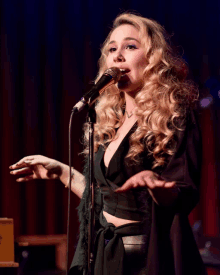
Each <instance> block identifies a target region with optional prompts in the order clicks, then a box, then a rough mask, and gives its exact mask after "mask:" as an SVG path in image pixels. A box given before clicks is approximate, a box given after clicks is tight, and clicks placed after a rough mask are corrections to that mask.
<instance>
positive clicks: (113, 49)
mask: <svg viewBox="0 0 220 275" xmlns="http://www.w3.org/2000/svg"><path fill="white" fill-rule="evenodd" d="M116 50H117V49H116V47H111V48H109V49H108V52H109V53H113V52H115V51H116Z"/></svg>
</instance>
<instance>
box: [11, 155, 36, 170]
mask: <svg viewBox="0 0 220 275" xmlns="http://www.w3.org/2000/svg"><path fill="white" fill-rule="evenodd" d="M33 159H34V156H28V157H24V158H22V159H20V160H19V161H18V162H16V163H15V164H12V165H11V166H9V168H10V169H16V168H21V167H25V166H27V163H28V161H30V160H33Z"/></svg>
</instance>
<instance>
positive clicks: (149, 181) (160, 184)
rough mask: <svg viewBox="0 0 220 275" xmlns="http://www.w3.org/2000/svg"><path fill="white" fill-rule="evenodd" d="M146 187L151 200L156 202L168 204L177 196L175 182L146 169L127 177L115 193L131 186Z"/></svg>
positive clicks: (124, 190) (126, 189)
mask: <svg viewBox="0 0 220 275" xmlns="http://www.w3.org/2000/svg"><path fill="white" fill-rule="evenodd" d="M137 187H146V188H148V191H149V193H150V194H151V196H152V198H153V200H154V201H155V202H156V203H157V204H162V205H170V204H172V202H174V201H175V199H176V198H177V197H178V188H177V187H176V182H175V181H171V182H167V181H165V180H163V179H162V178H161V177H160V176H159V175H157V174H156V173H154V172H152V171H149V170H146V171H141V172H139V173H137V174H135V175H134V176H132V177H131V178H129V179H128V180H127V181H126V182H125V183H124V184H123V185H122V186H121V187H120V188H118V189H116V190H115V192H116V193H122V192H126V191H128V190H130V189H132V188H137Z"/></svg>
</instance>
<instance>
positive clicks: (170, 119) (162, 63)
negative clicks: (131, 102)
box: [84, 13, 198, 168]
mask: <svg viewBox="0 0 220 275" xmlns="http://www.w3.org/2000/svg"><path fill="white" fill-rule="evenodd" d="M122 24H129V25H132V26H134V27H135V28H136V29H137V30H138V31H139V34H140V42H141V44H142V46H143V48H144V49H145V53H146V59H147V61H148V62H147V63H148V64H147V66H146V68H145V69H144V73H143V83H144V85H143V88H142V89H141V90H140V91H139V92H138V93H137V94H136V96H135V102H136V104H137V108H135V114H136V116H137V118H138V120H137V128H136V130H135V131H134V133H133V134H132V135H131V136H130V148H129V151H128V154H127V156H126V158H127V159H129V161H134V162H140V154H141V152H143V151H144V150H145V149H146V148H147V149H148V152H149V154H151V155H152V156H153V158H154V163H153V168H155V167H157V166H162V165H164V164H165V162H166V156H167V155H172V154H173V153H174V150H175V132H176V130H177V129H178V130H180V131H181V130H182V129H183V128H184V122H185V118H186V115H187V110H189V108H190V106H191V105H192V104H193V102H195V101H196V99H197V97H198V92H197V89H196V88H195V86H194V84H193V83H192V82H190V81H187V80H186V77H187V74H188V69H187V66H186V64H185V62H184V60H183V59H182V58H181V57H179V56H177V55H176V54H174V51H173V50H172V48H171V47H170V45H169V43H168V39H167V38H166V37H168V36H167V34H166V33H165V30H164V29H163V27H162V26H161V25H159V24H158V23H157V22H155V21H154V20H150V19H147V18H144V17H141V16H137V15H135V14H131V13H123V14H121V15H119V16H118V17H117V18H116V19H115V21H114V22H113V28H112V30H111V31H110V33H109V35H108V37H107V38H106V40H105V42H104V44H103V46H102V49H101V57H100V59H99V73H98V76H97V78H96V81H98V79H99V78H100V77H101V75H102V74H103V72H104V71H105V70H106V69H107V65H106V57H107V54H108V51H107V45H108V42H109V39H110V36H111V34H112V32H113V31H114V30H115V29H116V28H117V27H119V26H121V25H122ZM125 104H126V103H125V98H124V93H123V92H120V91H119V90H118V88H117V87H116V86H115V85H112V86H110V87H109V88H108V89H106V91H105V92H103V93H102V95H101V96H100V97H99V99H98V102H97V104H96V107H95V108H96V114H97V123H96V125H95V141H94V149H95V151H97V149H98V147H99V146H100V145H103V146H104V147H105V146H106V144H107V143H109V142H111V141H112V140H113V139H114V138H115V137H116V130H117V128H119V127H120V126H121V125H122V123H123V121H124V109H125ZM87 132H88V131H87V130H86V128H85V138H84V141H85V145H86V148H87V143H88V139H87V134H88V133H87ZM86 151H87V150H86V149H85V151H84V152H86Z"/></svg>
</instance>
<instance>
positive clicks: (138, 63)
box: [133, 55, 147, 73]
mask: <svg viewBox="0 0 220 275" xmlns="http://www.w3.org/2000/svg"><path fill="white" fill-rule="evenodd" d="M133 65H134V67H135V68H136V69H137V73H142V72H143V70H144V69H145V68H146V66H147V60H146V58H145V57H144V56H143V55H139V56H136V57H135V58H134V60H133Z"/></svg>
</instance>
